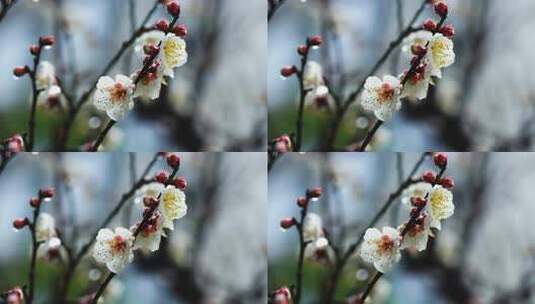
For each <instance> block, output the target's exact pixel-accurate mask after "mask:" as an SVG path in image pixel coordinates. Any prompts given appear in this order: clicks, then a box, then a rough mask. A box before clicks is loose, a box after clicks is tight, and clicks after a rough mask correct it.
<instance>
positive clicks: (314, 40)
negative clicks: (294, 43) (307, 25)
mask: <svg viewBox="0 0 535 304" xmlns="http://www.w3.org/2000/svg"><path fill="white" fill-rule="evenodd" d="M307 43H308V44H309V45H312V46H320V45H322V44H323V38H321V36H320V35H314V36H310V37H308V39H307Z"/></svg>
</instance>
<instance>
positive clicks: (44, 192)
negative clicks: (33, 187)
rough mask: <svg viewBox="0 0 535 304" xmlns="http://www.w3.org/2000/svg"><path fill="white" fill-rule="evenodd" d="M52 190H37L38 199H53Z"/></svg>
mask: <svg viewBox="0 0 535 304" xmlns="http://www.w3.org/2000/svg"><path fill="white" fill-rule="evenodd" d="M54 193H55V191H54V188H42V189H40V190H39V197H41V198H52V197H54Z"/></svg>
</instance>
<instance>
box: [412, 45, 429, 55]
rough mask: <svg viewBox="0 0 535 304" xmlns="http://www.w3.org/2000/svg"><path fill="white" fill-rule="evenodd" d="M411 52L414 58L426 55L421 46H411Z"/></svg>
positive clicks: (424, 49)
mask: <svg viewBox="0 0 535 304" xmlns="http://www.w3.org/2000/svg"><path fill="white" fill-rule="evenodd" d="M411 52H412V53H413V54H414V55H416V56H420V57H422V56H424V55H425V53H427V49H426V48H425V47H424V46H423V45H419V44H413V45H412V46H411Z"/></svg>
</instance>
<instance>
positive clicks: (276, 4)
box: [267, 0, 286, 23]
mask: <svg viewBox="0 0 535 304" xmlns="http://www.w3.org/2000/svg"><path fill="white" fill-rule="evenodd" d="M284 1H286V0H278V1H277V0H268V6H269V7H268V16H267V19H268V23H269V21H271V18H273V16H274V15H275V13H276V12H277V10H278V9H279V8H280V7H281V6H282V5H283V4H284Z"/></svg>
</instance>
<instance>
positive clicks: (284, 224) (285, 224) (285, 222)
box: [280, 217, 295, 229]
mask: <svg viewBox="0 0 535 304" xmlns="http://www.w3.org/2000/svg"><path fill="white" fill-rule="evenodd" d="M293 225H295V219H294V218H291V217H287V218H283V219H282V220H281V223H280V226H281V228H282V229H288V228H290V227H292V226H293Z"/></svg>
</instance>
